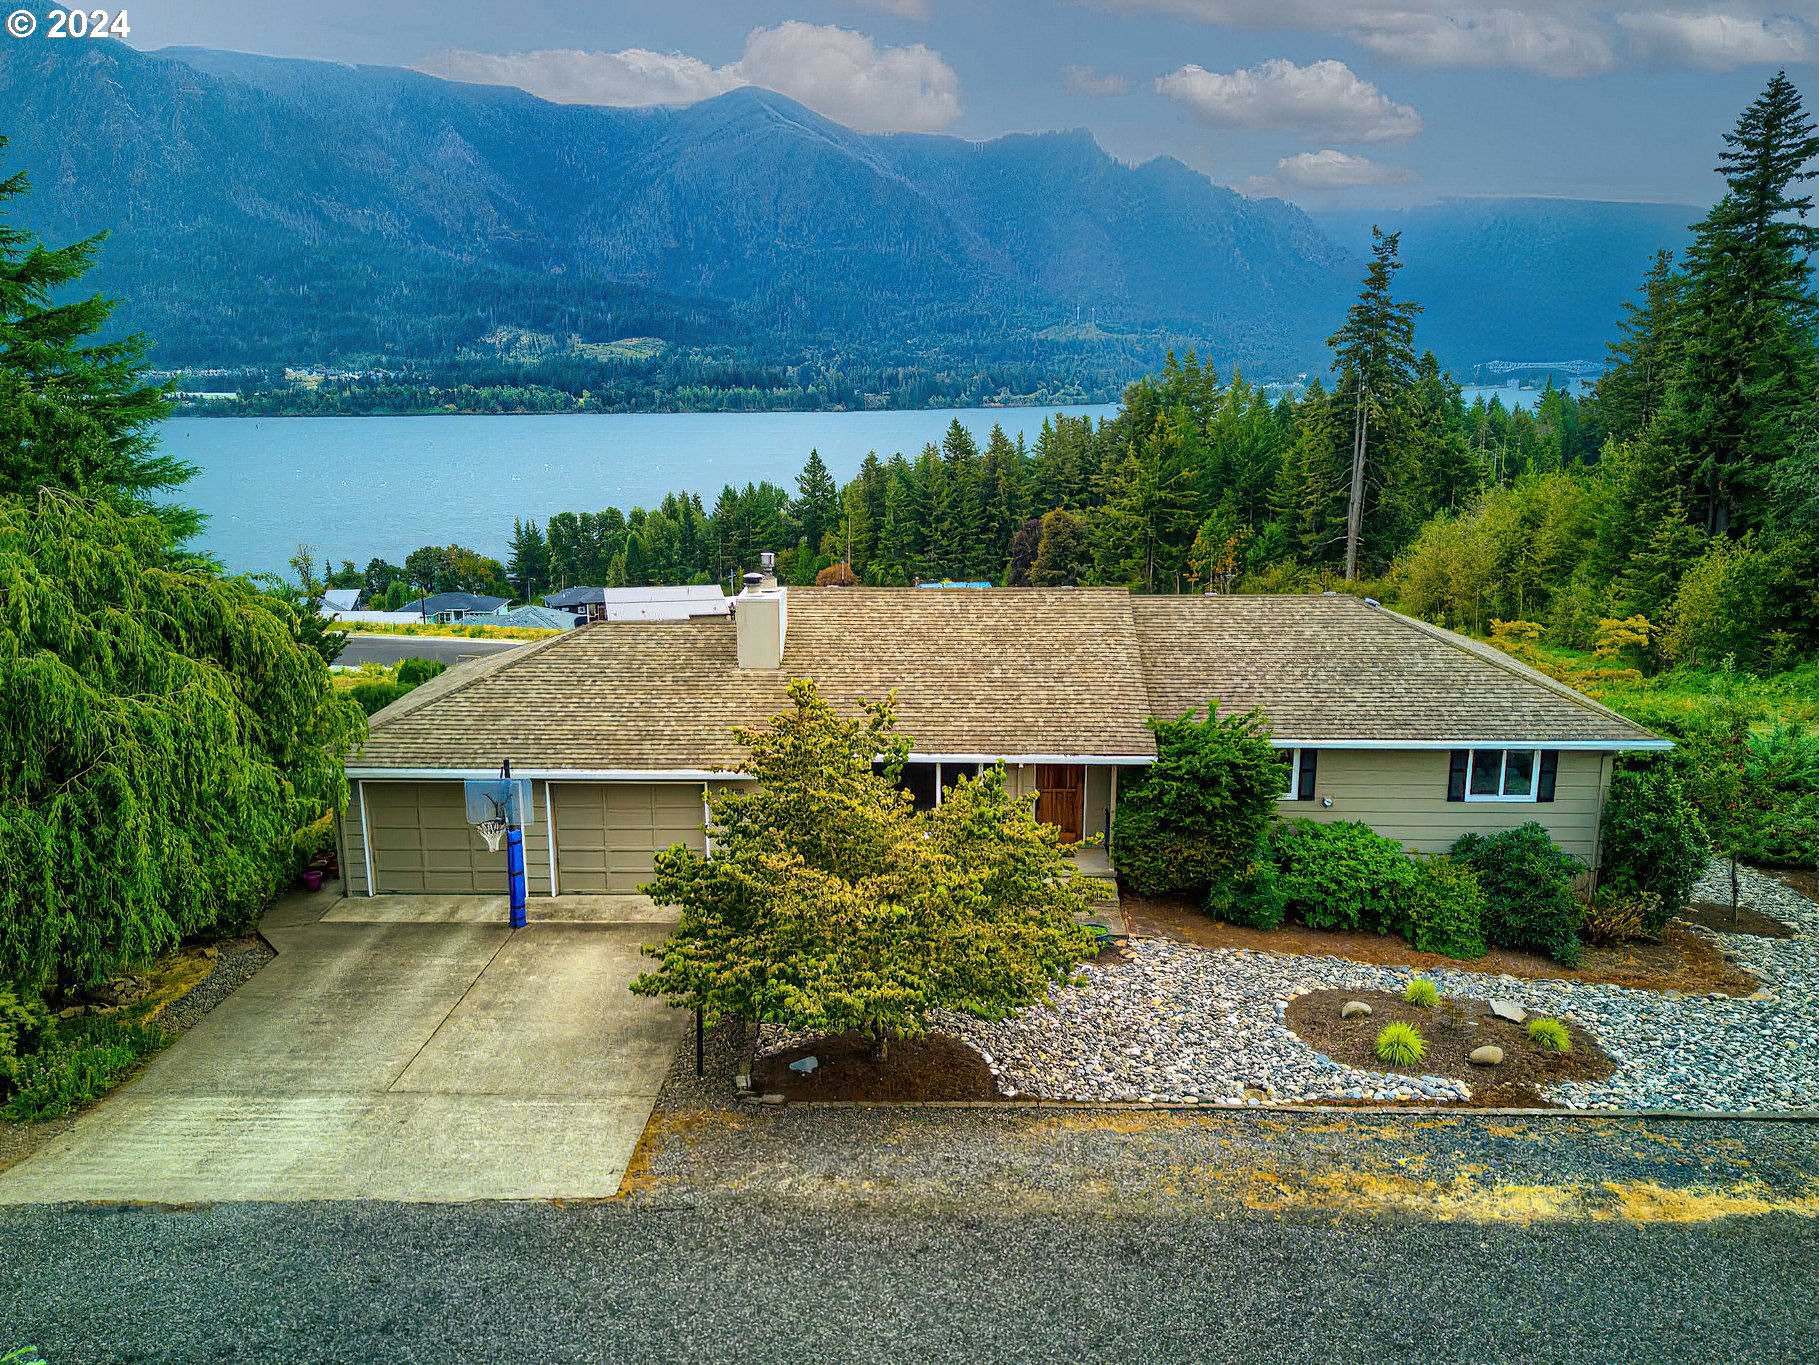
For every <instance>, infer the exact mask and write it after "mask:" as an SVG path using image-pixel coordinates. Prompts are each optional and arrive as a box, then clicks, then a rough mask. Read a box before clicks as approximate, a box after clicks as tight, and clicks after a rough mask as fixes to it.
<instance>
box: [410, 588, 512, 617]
mask: <svg viewBox="0 0 1820 1365" xmlns="http://www.w3.org/2000/svg"><path fill="white" fill-rule="evenodd" d="M510 600H511V599H510V598H508V597H488V596H485V595H484V594H481V593H475V592H436V593H431V594H430V595H429V596H428V597H419V598H416V599H415V600H413V601H410V602H406V603H405V604H404V607H403V608H402V609H403V610H404V611H416V612H429V613H430V614H432V615H434V614H435V613H436V612H439V611H498V610H499V609H500V608H501V607H503V606H504V605H505V604H506V603H507V602H509V601H510Z"/></svg>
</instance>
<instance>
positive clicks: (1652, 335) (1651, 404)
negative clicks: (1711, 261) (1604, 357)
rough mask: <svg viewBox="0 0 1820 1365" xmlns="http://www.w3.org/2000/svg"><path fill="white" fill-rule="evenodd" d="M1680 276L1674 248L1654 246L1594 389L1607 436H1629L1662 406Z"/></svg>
mask: <svg viewBox="0 0 1820 1365" xmlns="http://www.w3.org/2000/svg"><path fill="white" fill-rule="evenodd" d="M1677 285H1678V281H1677V280H1676V277H1675V271H1674V253H1673V252H1671V251H1658V252H1657V253H1656V257H1655V260H1654V262H1653V263H1652V264H1651V265H1650V268H1649V273H1648V274H1647V275H1645V276H1644V277H1643V284H1642V285H1641V287H1640V288H1639V289H1638V291H1637V292H1638V294H1639V295H1640V296H1641V297H1640V298H1639V299H1637V300H1629V301H1626V303H1625V304H1624V313H1623V316H1622V317H1621V318H1619V320H1618V340H1616V341H1614V342H1612V343H1611V344H1610V345H1609V346H1607V347H1606V351H1607V354H1608V356H1609V362H1608V364H1607V366H1606V370H1605V373H1604V374H1603V375H1601V376H1600V377H1599V383H1598V386H1597V387H1596V388H1595V389H1594V390H1593V401H1592V405H1593V412H1594V416H1595V417H1596V419H1597V422H1598V425H1599V428H1600V430H1601V431H1602V432H1603V433H1604V435H1605V436H1606V437H1607V438H1610V439H1615V440H1619V441H1627V440H1629V439H1630V438H1631V437H1633V436H1635V435H1636V434H1637V433H1638V432H1639V431H1641V430H1643V428H1644V427H1646V426H1648V425H1649V424H1650V422H1652V421H1654V420H1655V416H1656V414H1657V413H1658V412H1660V411H1661V410H1662V400H1663V398H1664V396H1665V395H1666V394H1667V392H1668V383H1669V378H1670V375H1671V373H1672V372H1673V369H1674V363H1675V330H1676V311H1677V309H1676V301H1677Z"/></svg>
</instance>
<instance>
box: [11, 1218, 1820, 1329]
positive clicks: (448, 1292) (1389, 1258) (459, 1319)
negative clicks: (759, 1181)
mask: <svg viewBox="0 0 1820 1365" xmlns="http://www.w3.org/2000/svg"><path fill="white" fill-rule="evenodd" d="M1814 1250H1815V1248H1814V1223H1813V1220H1812V1219H1810V1218H1806V1217H1802V1216H1799V1215H1790V1214H1774V1215H1765V1216H1761V1217H1756V1218H1742V1219H1724V1220H1719V1221H1716V1222H1706V1223H1697V1224H1636V1223H1626V1222H1582V1221H1573V1222H1565V1223H1562V1222H1551V1223H1539V1224H1534V1225H1529V1226H1523V1225H1520V1224H1511V1223H1499V1224H1481V1223H1470V1222H1454V1223H1434V1222H1429V1221H1425V1220H1419V1219H1407V1218H1396V1219H1338V1220H1335V1219H1327V1218H1321V1219H1315V1218H1282V1217H1274V1216H1267V1215H1259V1214H1244V1213H1240V1214H1234V1215H1232V1216H1226V1217H1201V1218H1194V1219H1179V1220H1171V1219H1157V1218H1153V1217H1145V1218H1136V1217H1130V1216H1117V1215H1113V1216H1108V1215H1106V1214H1104V1213H1083V1214H1080V1215H1076V1216H1017V1215H1013V1216H1003V1215H999V1214H994V1213H987V1212H979V1213H971V1214H967V1215H959V1216H954V1215H948V1216H937V1217H933V1218H931V1217H927V1216H913V1217H909V1216H903V1215H894V1214H889V1213H885V1212H860V1213H855V1212H853V1211H843V1212H842V1213H840V1214H838V1215H836V1216H833V1217H830V1216H829V1213H828V1211H826V1210H815V1209H806V1208H797V1209H789V1208H779V1207H766V1206H757V1207H751V1208H742V1207H740V1206H739V1205H738V1204H737V1203H736V1202H729V1203H714V1204H705V1205H701V1206H698V1207H692V1208H675V1209H665V1208H663V1207H653V1206H649V1205H638V1204H624V1203H616V1204H592V1205H579V1206H572V1207H555V1206H551V1205H548V1204H518V1205H514V1204H503V1205H499V1204H495V1205H487V1204H478V1205H453V1206H449V1205H444V1206H423V1205H379V1204H294V1205H271V1204H240V1205H219V1206H214V1207H204V1208H197V1209H191V1210H183V1211H177V1210H166V1209H157V1208H148V1207H129V1208H98V1207H73V1208H72V1207H38V1208H20V1209H8V1210H4V1211H0V1319H3V1323H0V1350H4V1348H5V1346H6V1345H8V1344H11V1343H25V1342H30V1343H33V1344H35V1345H37V1346H38V1347H39V1348H40V1349H41V1350H42V1351H43V1352H44V1354H45V1357H46V1358H47V1359H48V1360H50V1361H53V1362H58V1365H61V1363H62V1362H74V1361H110V1360H199V1359H206V1360H216V1359H236V1360H246V1359H287V1360H288V1359H308V1360H359V1361H374V1360H384V1361H388V1362H392V1361H414V1360H426V1361H427V1360H434V1361H450V1360H461V1361H477V1360H512V1361H524V1360H538V1361H544V1360H614V1361H645V1360H691V1361H719V1360H727V1361H743V1362H762V1361H773V1360H776V1361H846V1360H855V1361H874V1360H877V1361H887V1360H888V1361H899V1360H944V1361H947V1360H952V1361H973V1360H982V1361H984V1360H994V1361H997V1360H1004V1361H1032V1360H1069V1361H1134V1360H1135V1361H1165V1360H1166V1361H1180V1360H1256V1361H1320V1362H1323V1363H1324V1365H1325V1363H1330V1362H1333V1361H1336V1360H1346V1361H1349V1362H1350V1361H1374V1360H1415V1361H1424V1362H1449V1361H1465V1360H1472V1361H1483V1362H1503V1361H1511V1362H1518V1361H1521V1362H1538V1361H1550V1362H1552V1361H1598V1362H1614V1361H1649V1362H1660V1361H1683V1360H1702V1361H1705V1360H1711V1361H1726V1360H1752V1361H1761V1362H1782V1361H1811V1360H1813V1359H1815V1352H1814V1323H1815V1312H1816V1305H1815V1289H1814V1275H1815V1266H1814Z"/></svg>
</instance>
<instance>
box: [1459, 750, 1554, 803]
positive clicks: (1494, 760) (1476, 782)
mask: <svg viewBox="0 0 1820 1365" xmlns="http://www.w3.org/2000/svg"><path fill="white" fill-rule="evenodd" d="M1540 766H1541V754H1540V752H1539V751H1538V750H1535V749H1473V750H1471V751H1470V752H1469V754H1468V756H1467V769H1466V799H1467V800H1468V801H1534V800H1535V799H1536V786H1537V784H1536V772H1537V769H1538V768H1539V767H1540Z"/></svg>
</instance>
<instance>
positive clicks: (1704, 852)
mask: <svg viewBox="0 0 1820 1365" xmlns="http://www.w3.org/2000/svg"><path fill="white" fill-rule="evenodd" d="M1599 846H1600V849H1601V862H1600V867H1599V888H1600V890H1601V891H1602V892H1610V893H1611V894H1612V895H1613V896H1617V897H1621V898H1635V897H1638V896H1647V897H1651V898H1653V899H1652V900H1651V901H1650V902H1649V903H1648V914H1647V917H1646V918H1644V919H1643V920H1642V923H1641V925H1640V928H1641V931H1642V932H1643V933H1644V934H1646V935H1648V936H1649V937H1651V938H1656V937H1659V936H1660V935H1661V933H1662V927H1663V926H1664V925H1665V924H1667V923H1668V921H1669V920H1671V919H1673V918H1674V917H1675V916H1676V915H1677V914H1679V913H1680V912H1681V907H1682V906H1684V905H1686V904H1687V899H1688V897H1689V896H1690V895H1691V894H1692V893H1693V889H1694V883H1695V882H1697V881H1699V880H1700V874H1701V873H1702V872H1703V871H1705V870H1706V863H1707V860H1708V859H1709V858H1710V857H1711V856H1712V842H1711V840H1710V839H1708V838H1707V834H1706V826H1705V825H1703V824H1702V823H1701V822H1700V817H1699V815H1698V814H1697V813H1696V812H1695V810H1694V807H1693V803H1692V802H1690V801H1689V800H1688V799H1687V793H1686V792H1685V791H1684V790H1683V789H1682V786H1681V779H1680V778H1679V777H1678V776H1676V774H1675V772H1674V770H1673V769H1671V768H1670V767H1669V766H1668V765H1667V764H1664V763H1652V764H1651V765H1649V766H1648V767H1646V768H1632V769H1625V770H1622V771H1620V772H1618V773H1616V774H1614V775H1613V777H1612V780H1611V790H1610V791H1609V792H1607V793H1606V797H1605V814H1604V815H1603V816H1602V817H1601V818H1600V821H1599ZM1633 903H1636V904H1642V903H1641V902H1634V901H1633Z"/></svg>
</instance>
